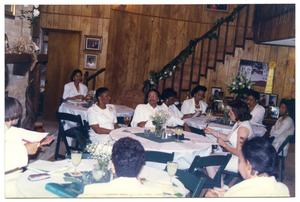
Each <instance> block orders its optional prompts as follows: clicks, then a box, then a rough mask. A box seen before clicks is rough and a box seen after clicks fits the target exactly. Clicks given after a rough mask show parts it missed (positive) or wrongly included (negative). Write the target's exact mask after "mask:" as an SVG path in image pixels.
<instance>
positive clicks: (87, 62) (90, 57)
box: [84, 54, 97, 70]
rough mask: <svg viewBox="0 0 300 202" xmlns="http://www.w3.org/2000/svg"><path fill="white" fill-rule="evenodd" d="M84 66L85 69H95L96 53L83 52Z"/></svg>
mask: <svg viewBox="0 0 300 202" xmlns="http://www.w3.org/2000/svg"><path fill="white" fill-rule="evenodd" d="M84 67H85V68H86V69H94V70H95V69H97V55H95V54H85V56H84Z"/></svg>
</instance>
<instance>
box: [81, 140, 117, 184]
mask: <svg viewBox="0 0 300 202" xmlns="http://www.w3.org/2000/svg"><path fill="white" fill-rule="evenodd" d="M113 144H114V141H113V140H109V141H107V142H105V143H91V144H88V145H87V146H86V151H87V152H89V153H90V157H91V158H92V159H96V160H97V162H98V164H97V165H95V167H94V170H93V176H94V175H97V176H94V178H99V179H102V178H106V177H109V178H110V170H111V167H110V166H109V165H110V160H111V154H112V147H113ZM108 181H109V180H108Z"/></svg>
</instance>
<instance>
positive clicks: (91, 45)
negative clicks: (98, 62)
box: [85, 36, 102, 51]
mask: <svg viewBox="0 0 300 202" xmlns="http://www.w3.org/2000/svg"><path fill="white" fill-rule="evenodd" d="M85 49H86V50H97V51H101V49H102V37H89V36H86V38H85Z"/></svg>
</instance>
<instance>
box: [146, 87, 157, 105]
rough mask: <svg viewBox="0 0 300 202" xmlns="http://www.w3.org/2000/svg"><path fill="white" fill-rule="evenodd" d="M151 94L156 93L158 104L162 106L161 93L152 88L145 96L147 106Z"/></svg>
mask: <svg viewBox="0 0 300 202" xmlns="http://www.w3.org/2000/svg"><path fill="white" fill-rule="evenodd" d="M150 92H155V93H156V95H157V97H158V104H160V93H159V91H158V90H156V89H155V88H152V89H150V90H149V91H148V92H147V94H146V96H145V99H144V103H145V104H147V103H148V96H149V94H150Z"/></svg>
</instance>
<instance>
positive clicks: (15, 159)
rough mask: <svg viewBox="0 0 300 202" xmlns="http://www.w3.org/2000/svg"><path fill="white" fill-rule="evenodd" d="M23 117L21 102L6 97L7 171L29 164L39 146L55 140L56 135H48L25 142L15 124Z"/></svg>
mask: <svg viewBox="0 0 300 202" xmlns="http://www.w3.org/2000/svg"><path fill="white" fill-rule="evenodd" d="M21 118H22V105H21V103H20V102H19V101H18V100H17V99H15V98H13V97H5V124H4V128H5V155H6V156H5V172H7V171H8V172H9V171H12V170H15V169H18V168H22V167H24V166H27V163H28V155H33V154H35V153H36V152H37V151H38V149H39V147H41V146H44V145H47V144H49V143H51V142H52V141H53V140H54V136H48V137H47V138H46V139H45V140H44V141H42V142H27V141H26V142H25V141H24V140H22V137H21V134H17V133H15V132H16V131H18V130H15V127H14V125H17V123H18V121H19V120H20V119H21ZM20 131H21V130H20ZM15 155H17V156H15Z"/></svg>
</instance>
